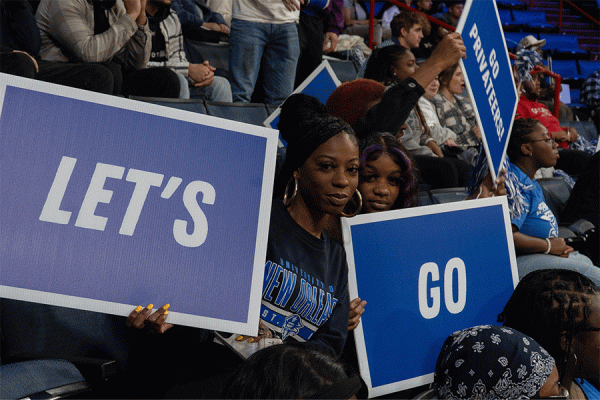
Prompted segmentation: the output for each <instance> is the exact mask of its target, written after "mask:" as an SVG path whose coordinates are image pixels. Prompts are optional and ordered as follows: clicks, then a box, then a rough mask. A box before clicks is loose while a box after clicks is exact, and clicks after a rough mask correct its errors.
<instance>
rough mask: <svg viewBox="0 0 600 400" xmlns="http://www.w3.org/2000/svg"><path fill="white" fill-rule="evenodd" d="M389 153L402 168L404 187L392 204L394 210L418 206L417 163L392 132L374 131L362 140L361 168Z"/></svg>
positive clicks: (361, 176)
mask: <svg viewBox="0 0 600 400" xmlns="http://www.w3.org/2000/svg"><path fill="white" fill-rule="evenodd" d="M382 154H387V155H389V156H390V158H391V159H392V160H393V161H394V162H395V163H396V165H398V166H399V167H400V169H401V170H402V183H403V186H404V187H403V188H401V190H400V194H399V195H398V198H397V199H396V201H395V202H394V204H393V206H392V210H398V209H400V208H409V207H416V206H418V205H419V190H418V186H419V183H418V178H417V170H416V168H415V163H414V161H413V160H412V158H411V157H410V155H409V153H408V151H407V150H406V148H404V146H403V145H402V144H401V143H400V142H399V141H398V139H396V137H395V136H394V135H392V134H390V133H374V134H372V135H371V136H368V137H367V138H365V139H363V140H361V142H360V168H361V175H360V178H361V179H362V178H363V175H362V171H363V169H364V168H365V166H366V165H367V163H368V162H369V161H375V160H377V159H378V158H379V157H381V155H382Z"/></svg>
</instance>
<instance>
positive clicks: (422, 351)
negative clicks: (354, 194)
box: [342, 197, 518, 397]
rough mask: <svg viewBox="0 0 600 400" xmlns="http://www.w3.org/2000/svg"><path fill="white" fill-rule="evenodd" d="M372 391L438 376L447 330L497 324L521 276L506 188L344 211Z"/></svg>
mask: <svg viewBox="0 0 600 400" xmlns="http://www.w3.org/2000/svg"><path fill="white" fill-rule="evenodd" d="M342 225H343V230H344V244H345V248H346V252H347V255H348V265H349V267H350V275H349V287H350V298H351V299H352V298H355V297H360V298H361V299H363V300H366V301H367V306H366V311H365V313H364V314H363V316H362V322H361V324H360V325H359V326H358V328H357V330H356V331H355V338H356V346H357V353H358V356H359V365H360V371H361V376H362V377H363V378H364V379H365V382H366V383H367V385H368V386H369V394H370V396H371V397H372V396H380V395H383V394H388V393H393V392H396V391H399V390H404V389H409V388H412V387H416V386H419V385H424V384H426V383H430V382H433V372H434V370H435V363H436V360H437V356H438V354H439V351H440V349H441V347H442V344H443V342H444V340H445V339H446V337H447V336H448V335H450V334H451V333H452V332H455V331H457V330H461V329H463V328H465V327H469V326H474V325H480V324H494V323H496V322H495V321H496V318H497V315H498V314H499V313H500V312H501V311H502V309H503V307H504V305H505V304H506V301H507V300H508V299H509V297H510V295H511V293H512V292H513V290H514V287H515V286H516V284H517V281H518V273H517V268H516V259H515V254H514V247H513V242H512V230H511V228H510V218H509V214H508V206H507V202H506V198H505V197H501V198H490V199H483V200H471V201H463V202H458V203H451V204H443V205H435V206H427V207H418V208H412V209H406V210H397V211H388V212H382V213H375V214H365V215H359V216H357V217H354V218H350V219H343V223H342Z"/></svg>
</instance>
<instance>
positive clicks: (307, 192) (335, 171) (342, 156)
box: [294, 132, 359, 215]
mask: <svg viewBox="0 0 600 400" xmlns="http://www.w3.org/2000/svg"><path fill="white" fill-rule="evenodd" d="M358 163H359V159H358V146H357V144H356V142H355V141H354V138H353V137H351V136H350V135H348V134H346V133H345V132H342V133H339V134H337V135H335V136H334V137H332V138H331V139H329V140H328V141H326V142H325V143H323V144H322V145H320V146H319V147H317V149H316V150H315V151H314V152H313V153H312V154H311V155H310V157H309V158H308V159H307V160H306V161H305V162H304V165H302V167H300V168H298V169H297V170H296V171H295V172H294V176H295V177H296V178H297V179H298V195H299V196H300V197H302V200H303V203H304V204H305V205H306V207H307V208H308V209H309V211H315V212H319V213H325V214H333V215H339V214H341V212H342V210H343V209H344V206H345V205H346V203H347V202H348V200H350V198H351V197H352V195H353V194H354V192H355V191H356V188H357V187H358Z"/></svg>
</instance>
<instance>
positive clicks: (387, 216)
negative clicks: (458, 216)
mask: <svg viewBox="0 0 600 400" xmlns="http://www.w3.org/2000/svg"><path fill="white" fill-rule="evenodd" d="M496 205H501V206H502V211H503V214H504V226H505V234H506V239H507V243H506V245H507V246H508V253H509V257H510V267H511V272H512V280H513V285H514V286H515V287H516V286H517V283H518V282H519V272H518V269H517V259H516V255H515V246H514V242H513V234H512V226H511V222H510V215H509V211H508V201H507V199H506V196H500V197H490V198H486V199H478V200H465V201H459V202H454V203H446V204H436V205H431V206H422V207H414V208H407V209H403V210H391V211H384V212H379V213H371V214H361V215H357V216H356V217H353V218H342V234H343V238H344V248H345V250H346V256H347V259H348V290H349V292H350V298H351V299H354V298H357V297H360V294H359V293H358V283H357V281H356V265H355V263H354V248H353V245H352V235H351V232H350V229H351V227H352V226H355V225H363V224H368V223H371V222H381V221H389V220H395V219H401V218H411V217H418V216H423V215H434V214H441V213H446V212H452V211H460V210H469V209H475V208H486V207H490V206H496ZM441 234H443V233H441ZM354 339H355V342H356V352H357V355H358V365H359V369H360V374H361V376H362V378H363V379H364V381H365V383H366V384H367V387H368V388H369V397H377V396H382V395H385V394H389V393H394V392H397V391H400V390H406V389H411V388H414V387H417V386H421V385H426V384H429V383H432V382H433V373H430V374H426V375H422V376H417V377H414V378H411V379H407V380H403V381H399V382H394V383H390V384H387V385H382V386H376V387H373V384H372V380H371V372H370V370H369V363H368V358H367V349H366V344H365V337H364V332H363V328H362V323H361V324H359V325H358V327H357V328H356V330H355V331H354Z"/></svg>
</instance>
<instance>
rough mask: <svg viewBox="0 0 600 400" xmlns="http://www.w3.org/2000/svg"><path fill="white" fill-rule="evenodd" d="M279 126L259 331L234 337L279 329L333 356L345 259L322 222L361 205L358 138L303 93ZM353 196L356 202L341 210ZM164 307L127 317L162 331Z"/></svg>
mask: <svg viewBox="0 0 600 400" xmlns="http://www.w3.org/2000/svg"><path fill="white" fill-rule="evenodd" d="M279 129H280V131H281V134H282V136H283V138H284V139H285V140H286V141H287V142H288V148H287V156H286V160H285V163H284V165H283V167H282V170H281V172H280V173H279V176H278V178H277V181H276V185H275V199H274V200H273V205H272V209H271V225H270V229H269V239H268V244H267V260H266V266H265V279H264V282H265V283H264V287H263V295H262V296H263V297H262V306H261V314H260V316H261V322H260V327H259V336H257V337H249V336H238V337H237V339H236V340H237V341H238V342H243V341H248V342H251V343H256V342H259V341H261V340H262V339H264V338H272V337H277V338H280V339H282V340H283V341H284V342H287V341H291V342H301V343H304V342H306V345H307V346H310V347H314V348H316V349H318V350H319V351H321V352H323V353H325V354H329V355H331V356H333V357H338V356H339V355H340V354H341V352H342V349H343V347H344V344H345V341H346V337H347V332H348V328H347V325H348V315H349V303H350V300H349V295H348V266H347V264H346V253H345V251H344V249H343V247H342V246H341V244H340V243H339V242H337V241H335V240H334V239H332V238H331V237H330V236H329V235H328V234H327V232H325V231H324V227H325V224H326V223H327V222H328V220H329V218H330V216H335V217H338V216H340V215H346V216H348V215H352V214H355V213H358V211H359V210H360V204H361V198H360V193H359V192H358V190H357V187H358V169H359V149H358V140H357V138H356V136H355V135H354V132H353V130H352V128H351V127H350V126H349V125H348V124H347V123H345V122H344V121H342V120H340V119H338V118H335V117H332V116H331V115H329V114H327V110H326V109H325V106H324V105H323V104H322V103H320V102H319V101H318V100H317V99H315V98H313V97H310V96H306V95H303V94H297V95H292V96H290V97H289V98H288V100H286V102H285V103H284V105H283V106H282V109H281V119H280V123H279ZM353 197H355V198H357V202H358V206H357V207H355V208H354V209H353V210H345V208H346V204H347V203H348V201H349V200H350V199H351V198H353ZM167 308H168V307H167V306H163V307H161V308H160V309H159V310H158V311H156V312H155V313H151V312H152V307H151V306H148V307H146V308H144V309H142V307H138V308H137V309H135V310H134V311H133V312H132V313H131V314H130V315H129V317H128V324H129V325H130V326H133V327H136V328H145V329H149V330H151V331H153V332H158V333H164V332H165V331H167V330H168V329H169V328H171V325H170V324H168V323H166V318H167V314H168V310H167ZM165 336H166V335H165ZM189 344H190V349H192V348H193V346H194V344H193V343H192V342H190V343H189ZM185 354H186V356H187V355H188V354H193V353H192V350H188V351H187V352H186V353H185ZM177 357H179V358H181V357H182V356H181V354H180V355H177ZM219 361H221V360H219ZM153 363H154V364H157V362H156V360H154V361H153ZM161 366H162V365H161ZM172 366H173V364H171V365H170V367H172ZM162 367H163V368H164V366H162ZM146 368H148V367H146ZM168 372H169V373H172V371H168ZM210 372H212V373H213V374H214V371H210ZM203 377H206V375H204V376H203ZM196 379H198V377H196ZM211 385H212V386H215V385H218V383H212V384H211ZM200 386H202V385H200ZM204 387H206V386H204ZM211 394H212V395H214V396H217V397H219V394H218V393H214V392H213V393H211Z"/></svg>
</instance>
